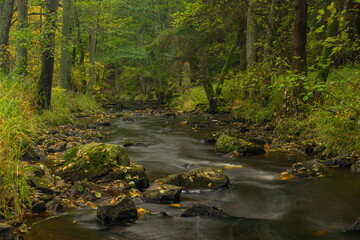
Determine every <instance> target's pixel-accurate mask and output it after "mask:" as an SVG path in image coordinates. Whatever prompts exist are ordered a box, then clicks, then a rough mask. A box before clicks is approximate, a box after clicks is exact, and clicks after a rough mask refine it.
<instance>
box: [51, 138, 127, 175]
mask: <svg viewBox="0 0 360 240" xmlns="http://www.w3.org/2000/svg"><path fill="white" fill-rule="evenodd" d="M129 165H130V161H129V156H128V154H127V152H126V150H125V149H124V148H123V147H121V146H118V145H113V144H104V143H91V144H86V145H81V146H76V147H73V148H71V149H70V150H69V151H68V152H66V153H65V155H64V159H62V161H61V164H60V165H59V166H58V167H57V169H56V172H57V174H58V175H59V176H61V177H62V178H63V179H65V180H67V181H72V182H76V181H79V180H89V181H97V180H100V179H102V178H103V177H104V176H106V175H108V174H109V173H111V172H113V171H115V170H117V169H119V168H120V166H129Z"/></svg>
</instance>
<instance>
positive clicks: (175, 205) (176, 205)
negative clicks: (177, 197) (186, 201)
mask: <svg viewBox="0 0 360 240" xmlns="http://www.w3.org/2000/svg"><path fill="white" fill-rule="evenodd" d="M170 206H172V207H176V208H179V207H182V206H181V205H180V204H178V203H173V204H171V205H170Z"/></svg>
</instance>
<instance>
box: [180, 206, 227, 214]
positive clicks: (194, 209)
mask: <svg viewBox="0 0 360 240" xmlns="http://www.w3.org/2000/svg"><path fill="white" fill-rule="evenodd" d="M196 216H200V217H227V216H228V215H227V214H226V213H224V211H223V210H221V209H220V208H218V207H215V206H208V205H205V204H201V203H196V204H194V205H192V206H191V207H189V208H187V209H186V210H185V212H184V213H183V214H181V217H196Z"/></svg>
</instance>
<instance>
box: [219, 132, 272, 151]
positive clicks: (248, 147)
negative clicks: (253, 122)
mask: <svg viewBox="0 0 360 240" xmlns="http://www.w3.org/2000/svg"><path fill="white" fill-rule="evenodd" d="M215 150H216V152H218V153H231V152H237V154H238V155H257V154H263V153H265V150H264V148H263V147H262V146H260V145H257V144H255V143H252V142H248V141H245V140H243V139H240V138H236V137H231V136H229V135H226V134H222V135H221V136H220V137H219V139H218V140H217V141H216V149H215Z"/></svg>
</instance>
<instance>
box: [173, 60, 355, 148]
mask: <svg viewBox="0 0 360 240" xmlns="http://www.w3.org/2000/svg"><path fill="white" fill-rule="evenodd" d="M358 69H359V68H358V67H357V66H355V67H354V66H352V67H343V68H341V69H336V70H333V71H332V72H331V73H330V75H329V78H328V81H327V82H326V83H323V84H319V83H316V82H315V75H316V72H313V73H311V72H310V73H309V76H308V78H306V79H305V92H304V94H303V95H302V98H303V100H304V102H302V103H300V104H299V103H297V101H296V100H295V99H293V98H292V87H293V86H294V82H295V81H294V77H293V76H292V75H291V74H290V73H281V74H267V75H266V74H263V73H261V74H259V75H257V74H255V73H251V74H249V73H239V74H236V75H234V74H229V76H228V78H227V80H226V81H225V84H224V89H223V91H222V94H221V96H220V99H221V102H222V105H221V106H220V110H221V111H223V112H230V113H231V114H232V115H233V116H234V118H235V119H238V120H241V121H245V122H251V123H255V124H262V123H271V124H272V125H273V126H274V127H275V129H276V131H277V133H278V134H279V135H280V137H282V138H283V139H289V141H291V140H292V139H297V141H301V142H302V143H304V144H307V143H311V144H312V143H316V145H317V148H318V149H319V150H320V149H321V151H323V153H325V154H329V155H340V154H343V153H349V152H353V151H358V152H360V127H359V123H360V86H359V84H360V70H358ZM320 96H321V97H320ZM204 104H207V100H206V95H205V92H204V90H203V88H202V87H201V86H196V87H193V88H191V89H189V90H187V91H186V92H185V94H183V95H182V96H181V97H179V98H177V99H174V100H173V102H172V106H173V107H174V108H176V109H181V110H184V111H193V110H195V109H202V108H203V107H204Z"/></svg>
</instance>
